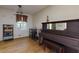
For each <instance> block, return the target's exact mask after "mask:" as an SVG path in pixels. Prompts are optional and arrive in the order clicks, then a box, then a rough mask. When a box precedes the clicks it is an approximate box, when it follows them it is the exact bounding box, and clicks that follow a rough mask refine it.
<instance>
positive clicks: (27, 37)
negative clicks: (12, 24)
mask: <svg viewBox="0 0 79 59" xmlns="http://www.w3.org/2000/svg"><path fill="white" fill-rule="evenodd" d="M21 38H29V36H26V37H18V38H14V39H21Z"/></svg>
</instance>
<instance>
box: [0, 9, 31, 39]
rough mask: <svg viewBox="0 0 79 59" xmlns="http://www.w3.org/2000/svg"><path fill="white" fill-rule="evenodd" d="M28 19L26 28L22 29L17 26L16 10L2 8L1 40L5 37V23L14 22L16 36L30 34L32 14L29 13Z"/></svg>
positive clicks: (0, 18) (0, 14)
mask: <svg viewBox="0 0 79 59" xmlns="http://www.w3.org/2000/svg"><path fill="white" fill-rule="evenodd" d="M26 15H28V20H27V27H26V30H23V31H22V30H20V29H18V28H17V26H16V15H15V12H14V11H11V10H8V9H4V8H0V40H2V38H3V26H2V25H3V24H13V25H14V38H19V37H24V36H28V35H29V28H32V16H31V15H29V14H26Z"/></svg>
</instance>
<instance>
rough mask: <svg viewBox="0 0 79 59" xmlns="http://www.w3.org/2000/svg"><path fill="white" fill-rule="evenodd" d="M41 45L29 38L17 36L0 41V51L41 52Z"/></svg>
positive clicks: (42, 50)
mask: <svg viewBox="0 0 79 59" xmlns="http://www.w3.org/2000/svg"><path fill="white" fill-rule="evenodd" d="M43 52H48V51H44V49H43V46H39V44H38V42H36V41H34V40H32V39H31V38H19V39H15V40H10V41H1V42H0V53H43Z"/></svg>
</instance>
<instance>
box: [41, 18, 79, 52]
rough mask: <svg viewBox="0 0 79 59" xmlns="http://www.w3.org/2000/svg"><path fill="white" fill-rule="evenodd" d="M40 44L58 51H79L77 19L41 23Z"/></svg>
mask: <svg viewBox="0 0 79 59" xmlns="http://www.w3.org/2000/svg"><path fill="white" fill-rule="evenodd" d="M40 38H41V39H40V44H42V45H44V47H49V48H51V49H52V50H53V49H55V52H59V53H78V52H79V19H73V20H66V21H53V22H44V23H42V31H41V33H40Z"/></svg>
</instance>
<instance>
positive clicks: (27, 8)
mask: <svg viewBox="0 0 79 59" xmlns="http://www.w3.org/2000/svg"><path fill="white" fill-rule="evenodd" d="M47 6H48V5H22V9H23V12H25V13H28V14H34V13H36V12H38V11H40V10H41V9H43V8H46V7H47ZM0 7H1V8H6V9H10V10H14V11H17V9H18V6H17V5H0Z"/></svg>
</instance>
